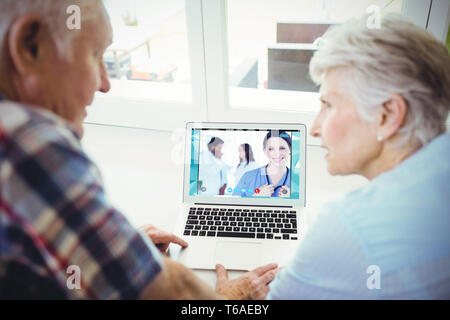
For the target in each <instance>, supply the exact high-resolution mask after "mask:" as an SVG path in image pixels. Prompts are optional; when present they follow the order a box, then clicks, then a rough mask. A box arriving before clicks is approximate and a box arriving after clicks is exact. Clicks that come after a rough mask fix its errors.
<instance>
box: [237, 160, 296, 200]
mask: <svg viewBox="0 0 450 320" xmlns="http://www.w3.org/2000/svg"><path fill="white" fill-rule="evenodd" d="M267 182H269V184H272V181H271V180H270V177H269V176H268V175H267V174H266V166H262V167H260V168H257V169H254V170H251V171H247V172H246V173H245V174H244V175H243V176H242V178H241V179H240V180H239V182H238V184H237V186H236V188H235V189H234V191H233V195H240V196H242V197H250V196H252V195H253V193H255V189H257V188H260V187H261V186H263V185H265V184H267ZM283 182H284V185H285V186H286V187H288V188H289V189H290V188H291V170H289V168H287V170H286V173H285V174H284V176H283V177H282V178H281V179H280V181H278V183H277V184H276V185H275V186H274V188H275V189H276V190H275V191H274V193H273V194H272V197H273V198H278V197H279V192H280V190H281V186H283Z"/></svg>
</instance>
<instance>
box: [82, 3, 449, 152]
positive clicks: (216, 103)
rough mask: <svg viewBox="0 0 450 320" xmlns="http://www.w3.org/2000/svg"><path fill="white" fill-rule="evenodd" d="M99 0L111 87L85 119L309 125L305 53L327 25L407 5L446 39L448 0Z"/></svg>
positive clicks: (314, 101)
mask: <svg viewBox="0 0 450 320" xmlns="http://www.w3.org/2000/svg"><path fill="white" fill-rule="evenodd" d="M103 1H104V3H105V6H106V9H107V11H108V13H109V15H110V18H111V22H112V25H113V29H114V43H113V45H112V46H111V47H110V48H109V49H108V51H107V52H106V54H105V57H104V60H105V63H106V64H107V65H108V72H109V73H110V76H111V83H112V89H111V92H110V93H108V94H98V95H96V98H95V100H94V107H93V108H89V109H88V112H89V113H88V118H87V122H92V123H102V124H110V125H122V126H131V127H143V128H150V129H158V130H166V131H172V130H174V129H176V128H178V129H180V130H182V128H184V126H185V123H186V122H187V121H222V122H223V121H238V122H300V123H304V124H306V125H307V127H309V125H310V124H311V123H312V121H313V119H314V117H315V115H316V114H317V111H318V109H319V100H318V93H317V89H318V88H317V87H315V86H314V85H313V84H312V82H311V80H310V79H309V76H308V63H309V59H310V58H311V56H312V54H313V53H314V50H315V44H314V40H315V39H316V38H317V37H319V36H320V35H321V34H323V32H325V30H326V29H327V28H328V27H329V26H330V25H333V24H338V23H341V22H343V21H345V20H347V19H348V18H351V17H359V16H361V15H362V14H363V13H365V12H367V10H368V8H369V7H370V6H374V5H375V6H377V8H379V9H380V10H381V11H393V12H399V13H401V14H403V15H406V16H407V17H409V18H410V19H411V20H413V21H414V22H415V23H416V24H418V25H420V26H422V27H424V28H428V29H429V30H430V31H432V32H433V33H434V34H435V35H436V36H437V37H438V38H439V39H441V40H442V41H445V39H446V35H447V30H448V20H449V14H448V6H449V4H450V3H449V2H448V1H431V0H359V1H353V0H265V1H261V0H165V1H160V0H129V1H123V0H103ZM372 12H373V7H372ZM444 29H445V30H444ZM444 33H445V34H444ZM308 143H313V144H314V143H317V141H316V142H315V141H314V139H313V138H312V139H309V140H308Z"/></svg>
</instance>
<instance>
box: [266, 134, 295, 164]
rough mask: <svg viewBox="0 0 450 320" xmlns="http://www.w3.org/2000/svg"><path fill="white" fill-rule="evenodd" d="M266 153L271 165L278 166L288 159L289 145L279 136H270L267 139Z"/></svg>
mask: <svg viewBox="0 0 450 320" xmlns="http://www.w3.org/2000/svg"><path fill="white" fill-rule="evenodd" d="M265 152H266V155H267V157H268V158H269V161H270V163H271V164H272V165H275V166H277V167H280V166H282V165H285V163H286V161H287V160H288V159H289V154H290V150H289V145H288V143H287V142H286V141H285V140H284V139H282V138H280V137H272V138H269V139H268V140H267V145H266V149H265Z"/></svg>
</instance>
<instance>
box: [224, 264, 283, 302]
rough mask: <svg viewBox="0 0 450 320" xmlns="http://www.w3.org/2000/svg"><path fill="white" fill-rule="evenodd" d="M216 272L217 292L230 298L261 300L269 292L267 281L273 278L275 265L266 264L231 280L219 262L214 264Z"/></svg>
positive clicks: (275, 271) (275, 269)
mask: <svg viewBox="0 0 450 320" xmlns="http://www.w3.org/2000/svg"><path fill="white" fill-rule="evenodd" d="M216 272H217V283H216V291H217V293H218V294H221V295H223V296H225V297H227V298H228V299H231V300H242V299H246V300H248V299H254V300H263V299H265V298H266V296H267V293H268V292H269V283H270V282H272V280H273V279H275V275H276V273H277V265H276V264H275V263H270V264H267V265H265V266H262V267H259V268H256V269H254V270H252V271H250V272H247V273H245V274H243V275H242V276H240V277H239V278H236V279H233V280H228V272H227V270H226V269H225V267H224V266H222V265H221V264H218V265H216Z"/></svg>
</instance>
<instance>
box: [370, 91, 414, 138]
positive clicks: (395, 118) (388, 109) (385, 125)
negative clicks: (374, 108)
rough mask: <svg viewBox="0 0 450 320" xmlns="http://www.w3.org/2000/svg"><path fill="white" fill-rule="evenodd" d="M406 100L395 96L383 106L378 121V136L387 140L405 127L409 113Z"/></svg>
mask: <svg viewBox="0 0 450 320" xmlns="http://www.w3.org/2000/svg"><path fill="white" fill-rule="evenodd" d="M407 109H408V104H407V102H406V100H405V99H404V98H403V97H402V96H401V95H399V94H393V95H392V96H391V97H390V98H389V100H388V101H386V102H384V103H383V104H382V105H381V112H380V115H379V119H378V129H377V136H378V137H382V138H383V140H387V139H389V138H390V137H392V136H394V135H395V134H396V133H397V132H398V130H400V128H401V127H402V126H403V124H404V122H405V118H406V112H407V111H408V110H407Z"/></svg>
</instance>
